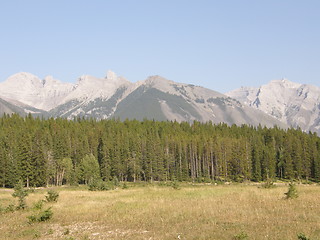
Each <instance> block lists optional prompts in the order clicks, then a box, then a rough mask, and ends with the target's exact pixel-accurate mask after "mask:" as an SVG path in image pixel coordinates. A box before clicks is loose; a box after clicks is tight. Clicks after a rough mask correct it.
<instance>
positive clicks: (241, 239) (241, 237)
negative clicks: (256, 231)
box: [233, 232, 249, 240]
mask: <svg viewBox="0 0 320 240" xmlns="http://www.w3.org/2000/svg"><path fill="white" fill-rule="evenodd" d="M233 239H234V240H246V239H249V236H248V234H247V233H245V232H241V233H239V234H236V235H234V236H233Z"/></svg>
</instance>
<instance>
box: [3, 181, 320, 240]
mask: <svg viewBox="0 0 320 240" xmlns="http://www.w3.org/2000/svg"><path fill="white" fill-rule="evenodd" d="M179 185H180V187H181V189H180V190H176V189H173V188H172V187H170V186H164V185H162V184H161V185H159V184H154V185H151V184H136V185H133V184H128V186H129V188H128V189H121V188H119V189H117V190H112V191H105V192H90V191H87V190H86V188H83V187H80V188H75V187H72V188H65V187H64V188H57V189H55V190H57V191H59V199H58V202H57V203H52V204H51V203H50V204H49V203H46V204H45V205H46V206H45V208H47V207H50V206H51V207H52V211H53V217H52V219H51V220H49V221H48V222H43V223H35V224H28V219H27V216H29V215H31V214H32V210H31V207H32V205H33V203H35V202H36V201H39V200H40V199H44V196H45V194H46V190H37V191H36V192H35V193H32V194H30V195H29V196H28V198H27V204H28V206H29V207H30V209H29V210H25V211H17V212H14V213H6V214H0V232H1V234H0V239H80V240H81V239H179V238H180V239H222V240H223V239H240V238H239V237H241V236H247V238H245V239H279V240H280V239H298V238H297V234H299V233H304V234H305V235H306V236H308V237H309V238H311V239H320V201H319V199H320V187H319V186H316V185H298V186H297V189H298V192H299V197H298V198H297V199H292V200H285V199H284V197H285V195H284V193H285V192H287V190H288V186H278V187H276V188H272V189H263V188H258V187H257V186H252V185H228V186H227V185H218V186H214V185H200V184H199V185H192V184H187V183H184V184H179ZM11 193H12V192H11V191H8V190H4V189H0V204H2V205H4V204H5V203H6V204H7V203H9V200H10V199H11ZM12 201H14V200H13V198H12ZM235 237H238V238H235Z"/></svg>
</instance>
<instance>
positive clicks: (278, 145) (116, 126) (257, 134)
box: [0, 115, 320, 187]
mask: <svg viewBox="0 0 320 240" xmlns="http://www.w3.org/2000/svg"><path fill="white" fill-rule="evenodd" d="M115 177H117V178H118V179H119V180H123V181H166V180H178V181H212V180H217V181H220V180H222V181H230V180H231V181H243V180H252V181H260V180H266V179H268V178H270V179H276V178H278V179H293V178H294V179H307V180H315V181H319V180H320V138H319V137H317V135H316V134H312V133H309V134H307V133H303V132H302V131H301V130H294V129H288V130H282V129H279V128H276V127H275V128H271V129H269V128H262V127H258V128H255V127H251V126H246V125H243V126H241V127H239V126H235V125H233V126H228V125H226V124H220V125H213V124H212V123H199V122H194V123H193V124H192V125H190V124H189V123H185V122H183V123H178V122H157V121H149V120H145V121H134V120H131V121H128V120H127V121H123V122H121V121H118V120H102V121H96V120H84V119H77V120H74V121H70V120H65V119H39V118H33V117H32V116H31V115H29V116H27V117H26V118H22V117H20V116H18V115H12V116H9V115H4V116H3V117H2V118H0V185H1V186H4V187H12V186H13V185H14V184H15V183H16V182H17V181H18V180H19V179H22V180H23V181H24V182H25V184H26V185H27V186H45V185H49V184H56V185H62V184H72V183H89V182H90V181H91V180H92V179H98V178H101V179H102V180H104V181H108V180H111V179H112V178H115Z"/></svg>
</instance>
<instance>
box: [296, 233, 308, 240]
mask: <svg viewBox="0 0 320 240" xmlns="http://www.w3.org/2000/svg"><path fill="white" fill-rule="evenodd" d="M297 236H298V239H299V240H311V239H310V238H308V237H307V236H306V235H305V234H304V233H299V234H298V235H297Z"/></svg>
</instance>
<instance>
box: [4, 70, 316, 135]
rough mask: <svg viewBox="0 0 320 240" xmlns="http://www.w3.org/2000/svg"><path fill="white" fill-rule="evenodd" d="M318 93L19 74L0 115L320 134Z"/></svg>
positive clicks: (285, 84) (274, 86) (290, 86)
mask: <svg viewBox="0 0 320 240" xmlns="http://www.w3.org/2000/svg"><path fill="white" fill-rule="evenodd" d="M319 96H320V89H319V88H317V87H314V86H309V85H301V84H296V83H292V82H289V81H288V80H279V81H272V82H270V83H269V84H267V85H264V86H261V87H260V88H241V89H238V90H234V91H232V92H229V93H227V94H226V95H225V94H221V93H218V92H216V91H213V90H210V89H207V88H203V87H200V86H194V85H191V84H183V83H177V82H173V81H170V80H167V79H165V78H163V77H161V76H151V77H148V78H147V79H146V80H143V81H138V82H136V83H131V82H129V81H128V80H126V79H125V78H123V77H118V76H117V75H116V74H115V73H114V72H112V71H108V73H107V76H106V77H105V78H96V77H93V76H88V75H84V76H81V77H80V78H79V79H78V81H77V82H76V83H75V84H72V83H64V82H61V81H59V80H56V79H54V78H53V77H51V76H48V77H45V78H44V79H40V78H38V77H37V76H35V75H33V74H30V73H17V74H14V75H12V76H11V77H9V78H8V79H7V80H5V81H4V82H1V83H0V114H3V113H18V114H20V115H26V114H28V113H31V114H32V115H35V116H44V117H54V118H55V117H63V118H68V119H74V118H77V117H84V118H96V119H109V118H119V119H121V120H125V119H137V120H143V119H154V120H160V121H165V120H172V121H173V120H176V121H178V122H181V121H187V122H192V121H194V120H197V121H201V122H206V121H212V122H213V123H220V122H224V123H227V124H230V125H231V124H237V125H241V124H250V125H254V126H257V125H259V124H261V125H263V126H268V127H272V126H274V125H278V126H279V127H282V128H286V127H288V126H293V127H298V126H299V127H301V128H302V129H303V130H305V131H308V130H310V131H314V132H317V133H319V132H320V129H319V125H320V114H319V111H320V99H319Z"/></svg>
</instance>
